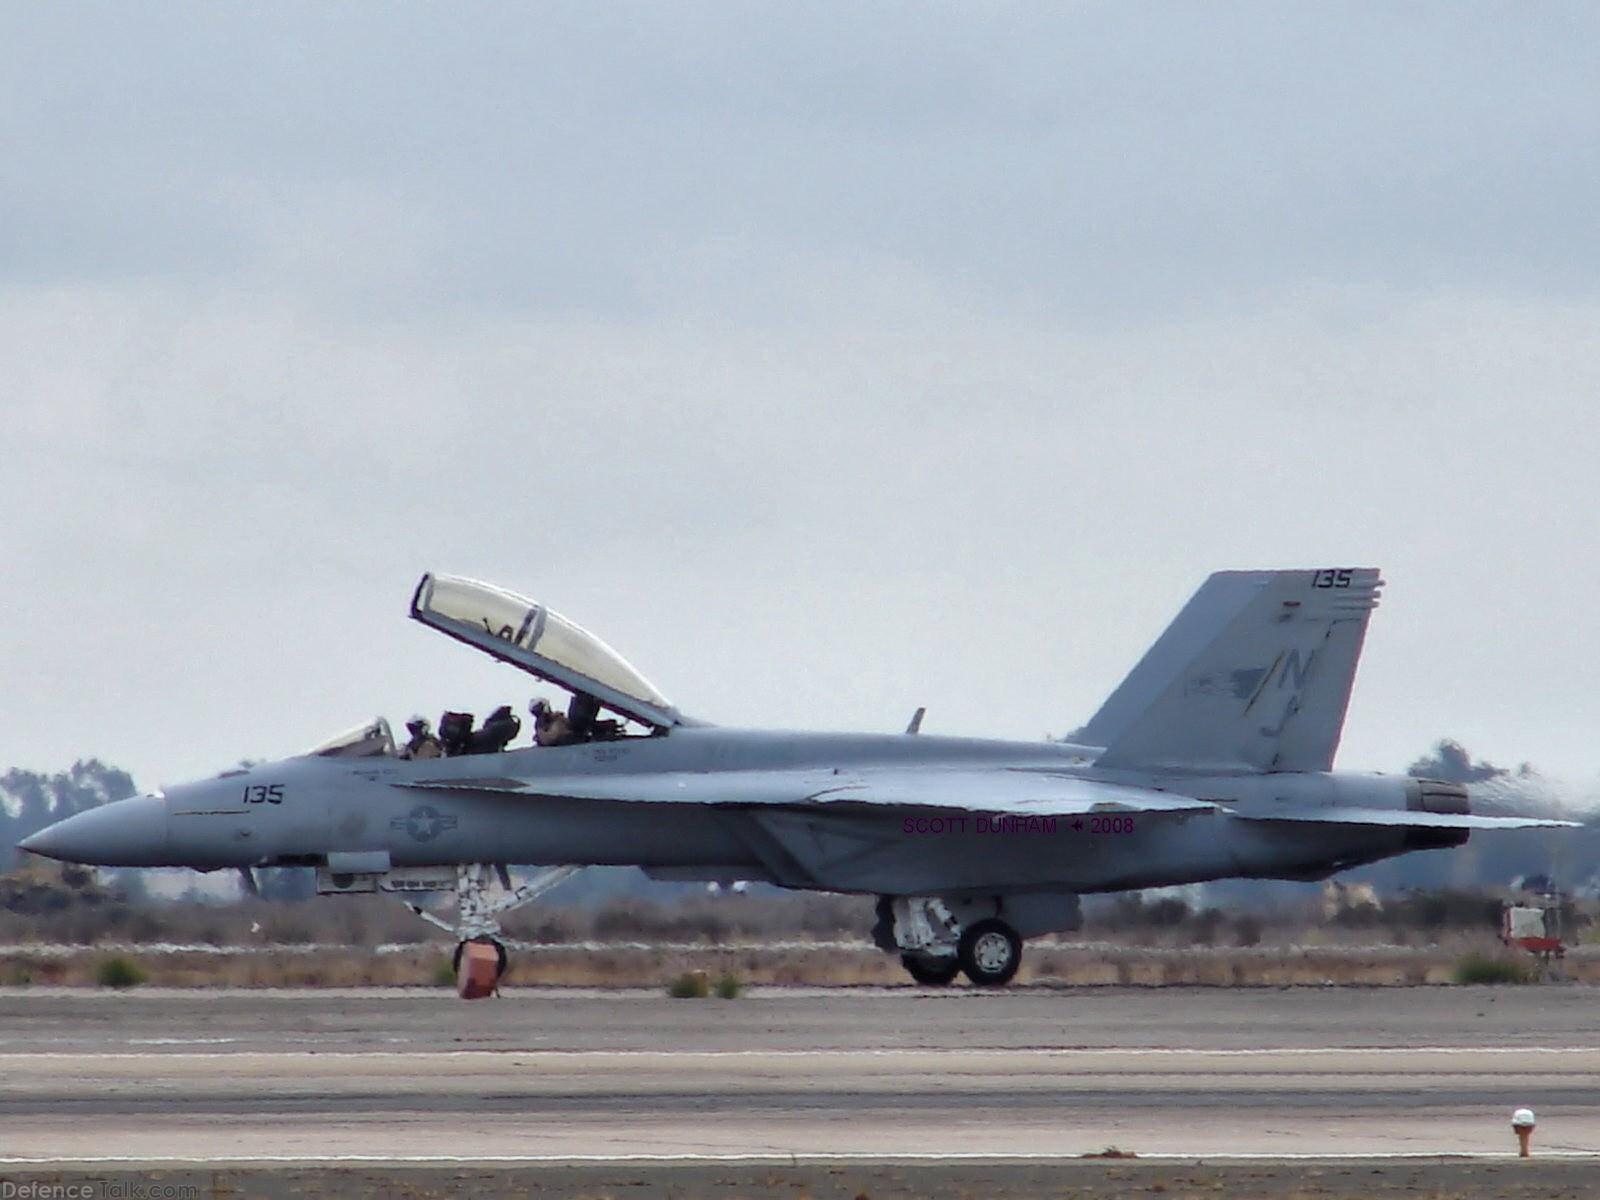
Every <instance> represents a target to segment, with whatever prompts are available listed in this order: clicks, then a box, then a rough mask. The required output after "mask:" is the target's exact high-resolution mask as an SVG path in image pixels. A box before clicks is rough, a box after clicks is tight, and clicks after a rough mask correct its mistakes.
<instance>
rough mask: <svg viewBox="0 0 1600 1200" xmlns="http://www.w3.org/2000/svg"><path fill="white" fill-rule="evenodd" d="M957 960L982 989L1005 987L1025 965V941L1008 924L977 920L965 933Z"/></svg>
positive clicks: (958, 948) (992, 920) (962, 969)
mask: <svg viewBox="0 0 1600 1200" xmlns="http://www.w3.org/2000/svg"><path fill="white" fill-rule="evenodd" d="M956 961H957V962H959V963H960V964H961V971H962V973H963V974H964V975H966V977H967V978H968V979H970V980H972V982H973V983H975V984H977V985H978V986H979V987H1004V986H1005V985H1006V984H1008V983H1010V982H1011V980H1012V977H1013V976H1015V975H1016V973H1017V968H1018V967H1020V966H1021V965H1022V938H1021V937H1019V936H1018V935H1017V931H1016V930H1015V929H1013V928H1011V926H1009V925H1007V924H1006V923H1005V922H1004V921H997V920H995V919H994V918H993V917H990V918H988V919H986V920H983V921H976V922H974V923H973V924H971V925H969V926H967V928H966V929H964V930H962V931H961V941H960V942H958V943H957V944H956Z"/></svg>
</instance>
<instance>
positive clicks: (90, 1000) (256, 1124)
mask: <svg viewBox="0 0 1600 1200" xmlns="http://www.w3.org/2000/svg"><path fill="white" fill-rule="evenodd" d="M1524 1106H1526V1107H1529V1108H1533V1109H1534V1110H1536V1112H1537V1115H1538V1127H1537V1129H1536V1131H1535V1134H1534V1148H1535V1157H1536V1159H1537V1160H1538V1163H1537V1164H1527V1163H1518V1162H1516V1160H1515V1154H1516V1142H1515V1139H1514V1137H1513V1134H1512V1132H1511V1127H1510V1119H1511V1113H1512V1111H1513V1110H1514V1109H1516V1108H1519V1107H1524ZM1108 1151H1114V1152H1115V1153H1117V1154H1124V1153H1126V1154H1134V1155H1137V1156H1138V1161H1137V1163H1136V1164H1131V1165H1130V1164H1128V1163H1125V1162H1123V1161H1121V1160H1118V1159H1114V1158H1113V1159H1086V1158H1085V1156H1096V1155H1103V1154H1105V1153H1106V1152H1108ZM1593 1155H1600V991H1596V990H1594V989H1590V988H1587V987H1581V986H1571V985H1547V986H1539V987H1517V988H1408V989H1400V988H1372V989H1362V988H1287V989H1242V988H1241V989H1201V988H1196V989H1188V988H1162V989H1148V990H1147V989H1111V988H1090V989H1070V988H1063V989H1050V988H1041V987H1031V988H1024V989H1018V990H1014V991H1009V992H999V993H989V992H977V991H975V990H971V989H966V988H954V989H950V990H948V991H934V990H932V989H915V988H909V987H907V988H886V989H821V988H818V989H787V988H785V989H776V988H774V989H766V990H757V991H755V992H753V993H751V994H749V995H747V996H745V997H742V998H740V999H737V1000H717V999H688V1000H678V999H671V998H669V997H667V996H666V995H665V994H664V993H659V992H600V991H573V990H565V989H562V990H555V989H551V990H535V989H527V990H508V991H507V993H506V995H505V996H504V997H502V998H500V999H498V1000H490V1001H483V1002H478V1003H465V1002H461V1001H458V1000H456V999H454V997H453V994H452V993H450V992H449V991H447V990H440V991H343V990H340V991H334V990H313V991H294V992H258V991H223V990H215V991H210V990H208V991H156V990H148V989H140V990H138V991H132V992H123V993H115V992H106V991H98V992H89V991H78V990H54V989H36V988H26V989H0V1176H5V1177H7V1178H10V1177H13V1176H15V1177H16V1178H21V1177H22V1176H20V1175H16V1172H18V1171H39V1170H44V1169H47V1168H48V1169H54V1170H68V1169H70V1170H74V1171H80V1172H82V1171H96V1170H100V1171H102V1172H104V1171H106V1170H111V1169H113V1168H115V1169H118V1170H126V1169H146V1170H156V1169H158V1168H160V1169H180V1168H181V1169H192V1168H194V1167H197V1166H204V1165H206V1164H230V1165H231V1166H230V1169H234V1168H240V1169H269V1168H270V1169H272V1170H275V1171H277V1174H276V1175H274V1176H273V1178H274V1179H276V1180H277V1184H282V1183H283V1181H284V1180H285V1179H288V1178H290V1175H287V1174H284V1172H290V1173H291V1174H292V1172H293V1171H294V1170H297V1169H299V1166H298V1165H310V1164H317V1165H318V1169H323V1170H326V1169H330V1168H329V1164H332V1165H333V1166H334V1167H336V1168H337V1169H341V1170H356V1169H369V1168H372V1167H376V1166H380V1165H381V1166H388V1167H404V1168H406V1169H408V1170H412V1171H418V1170H436V1169H437V1170H447V1169H448V1168H450V1167H451V1166H452V1165H458V1164H461V1163H471V1164H477V1165H478V1166H479V1167H484V1168H486V1169H487V1168H493V1169H496V1170H507V1169H523V1168H534V1167H538V1168H540V1169H541V1170H543V1171H544V1172H545V1176H544V1177H545V1178H549V1177H550V1176H549V1172H551V1171H557V1172H568V1173H570V1172H572V1171H580V1172H581V1171H589V1172H591V1173H593V1172H595V1171H601V1172H602V1173H603V1172H616V1171H619V1170H621V1171H624V1172H632V1173H637V1172H640V1171H643V1172H645V1173H646V1174H648V1175H650V1177H651V1178H652V1179H655V1178H657V1177H658V1176H660V1175H661V1172H662V1171H663V1170H665V1171H666V1172H667V1175H666V1178H667V1179H668V1184H663V1185H662V1186H663V1187H666V1188H667V1190H665V1191H661V1192H659V1194H661V1195H694V1194H700V1193H699V1191H698V1190H697V1189H696V1188H690V1189H689V1190H682V1189H681V1188H680V1190H678V1191H673V1190H672V1186H677V1185H671V1186H669V1185H670V1184H671V1180H673V1179H676V1180H678V1181H679V1183H680V1184H681V1182H682V1180H684V1179H686V1178H688V1176H685V1175H683V1174H682V1173H681V1172H682V1171H683V1170H688V1169H701V1168H704V1167H705V1166H706V1164H712V1165H714V1166H717V1167H718V1168H719V1169H723V1170H725V1171H733V1172H734V1173H735V1174H734V1175H732V1176H728V1178H734V1177H735V1176H736V1177H737V1178H745V1176H746V1175H749V1173H750V1172H757V1173H759V1172H761V1171H766V1172H767V1173H768V1175H769V1176H771V1177H772V1178H773V1179H777V1178H778V1176H777V1175H773V1174H772V1173H773V1172H779V1173H780V1174H781V1172H783V1171H789V1170H802V1169H804V1170H811V1171H813V1172H816V1173H818V1174H816V1176H815V1179H814V1180H813V1183H812V1185H811V1187H810V1190H811V1191H812V1192H813V1193H814V1194H816V1195H826V1194H831V1193H829V1192H827V1191H826V1190H825V1188H823V1187H822V1186H821V1185H822V1184H823V1183H826V1182H827V1180H828V1179H829V1178H831V1176H830V1175H829V1174H828V1173H829V1172H830V1171H834V1170H835V1169H836V1168H837V1170H839V1171H845V1170H846V1169H848V1170H857V1169H860V1168H861V1167H862V1165H863V1164H872V1169H873V1170H875V1171H879V1172H882V1171H885V1170H892V1169H899V1170H900V1171H901V1172H902V1173H904V1172H912V1173H915V1172H916V1171H918V1170H923V1169H926V1168H933V1167H941V1166H942V1167H943V1168H948V1170H947V1171H946V1172H945V1173H946V1174H948V1175H949V1176H950V1177H951V1178H955V1177H956V1176H958V1175H960V1174H961V1172H963V1171H965V1172H968V1173H969V1174H970V1173H971V1172H972V1171H974V1170H978V1171H982V1170H989V1171H990V1174H989V1175H987V1176H984V1177H985V1178H990V1179H991V1180H993V1179H998V1178H999V1176H997V1175H994V1174H993V1172H994V1171H1002V1173H1003V1172H1012V1173H1013V1174H1014V1173H1016V1172H1019V1171H1023V1172H1026V1171H1030V1170H1041V1169H1046V1168H1051V1167H1056V1168H1059V1167H1062V1166H1064V1165H1065V1164H1069V1163H1078V1164H1079V1167H1074V1168H1072V1169H1074V1170H1078V1169H1087V1168H1082V1164H1084V1163H1092V1164H1093V1167H1092V1169H1093V1170H1094V1171H1098V1172H1101V1173H1102V1174H1103V1173H1104V1172H1107V1171H1116V1170H1122V1171H1135V1170H1136V1171H1150V1170H1158V1169H1166V1168H1163V1167H1162V1166H1161V1164H1164V1163H1165V1164H1169V1165H1170V1164H1178V1163H1194V1162H1197V1161H1203V1162H1205V1163H1208V1164H1212V1165H1213V1166H1215V1167H1216V1168H1217V1169H1218V1170H1224V1169H1231V1168H1227V1164H1229V1163H1236V1164H1254V1165H1255V1167H1256V1168H1260V1169H1267V1168H1263V1167H1262V1166H1261V1165H1262V1164H1270V1163H1272V1162H1277V1163H1279V1164H1281V1168H1282V1169H1281V1170H1280V1168H1278V1167H1273V1168H1271V1169H1270V1170H1268V1174H1271V1173H1272V1171H1279V1173H1280V1174H1285V1177H1286V1178H1292V1179H1294V1180H1297V1181H1298V1183H1297V1186H1301V1187H1302V1190H1301V1191H1300V1192H1298V1193H1295V1192H1283V1193H1281V1194H1283V1195H1296V1194H1303V1195H1306V1196H1312V1195H1319V1194H1323V1193H1319V1192H1316V1191H1309V1190H1304V1188H1305V1186H1306V1184H1305V1181H1306V1179H1307V1178H1309V1176H1307V1174H1306V1172H1307V1171H1308V1170H1313V1169H1314V1170H1316V1171H1319V1172H1320V1171H1322V1170H1323V1169H1324V1168H1325V1167H1326V1168H1327V1169H1328V1170H1332V1171H1335V1174H1334V1175H1333V1176H1330V1180H1329V1182H1330V1187H1331V1186H1334V1182H1335V1181H1336V1180H1337V1178H1338V1176H1337V1173H1336V1172H1337V1169H1339V1168H1336V1167H1330V1166H1328V1164H1329V1163H1331V1162H1333V1161H1334V1160H1342V1159H1351V1158H1359V1159H1361V1160H1363V1161H1364V1162H1365V1163H1368V1164H1371V1163H1380V1164H1386V1165H1385V1166H1383V1167H1382V1169H1383V1170H1393V1171H1400V1170H1402V1169H1404V1170H1412V1171H1417V1170H1424V1169H1425V1167H1426V1169H1432V1168H1431V1167H1427V1164H1430V1163H1434V1162H1435V1160H1436V1159H1438V1158H1439V1156H1454V1159H1455V1162H1454V1164H1453V1165H1451V1164H1446V1166H1447V1167H1448V1169H1451V1170H1468V1173H1469V1175H1471V1171H1472V1170H1476V1172H1477V1175H1476V1176H1473V1177H1480V1176H1481V1177H1484V1178H1487V1176H1484V1172H1485V1171H1488V1170H1489V1169H1490V1168H1491V1167H1492V1168H1493V1170H1494V1171H1501V1170H1506V1169H1509V1170H1513V1171H1517V1170H1521V1171H1523V1172H1524V1173H1523V1174H1522V1175H1520V1176H1517V1178H1518V1179H1520V1180H1521V1181H1523V1182H1525V1183H1528V1184H1532V1183H1533V1182H1534V1180H1535V1178H1536V1177H1535V1176H1534V1175H1533V1174H1532V1173H1531V1172H1533V1171H1534V1170H1545V1171H1553V1170H1558V1169H1567V1168H1571V1169H1574V1170H1577V1169H1580V1168H1581V1169H1582V1170H1583V1171H1584V1172H1586V1174H1584V1175H1583V1176H1582V1177H1583V1178H1584V1179H1588V1178H1591V1177H1592V1178H1594V1180H1595V1183H1594V1188H1595V1191H1594V1192H1586V1191H1584V1190H1582V1188H1581V1187H1579V1190H1573V1188H1574V1187H1577V1186H1578V1185H1576V1184H1573V1183H1571V1182H1570V1181H1569V1182H1565V1183H1551V1184H1550V1186H1551V1187H1552V1188H1553V1189H1554V1190H1551V1191H1548V1192H1543V1193H1539V1192H1529V1193H1527V1194H1529V1195H1533V1194H1550V1195H1585V1194H1600V1161H1595V1160H1593V1159H1591V1158H1590V1156H1593ZM297 1164H298V1165H297ZM697 1164H698V1166H697ZM1292 1164H1303V1166H1300V1167H1295V1166H1293V1165H1292ZM1462 1164H1466V1165H1465V1166H1463V1165H1462ZM1469 1168H1471V1170H1469ZM1172 1169H1176V1168H1175V1167H1173V1168H1172ZM1240 1169H1243V1166H1242V1165H1241V1166H1240ZM1363 1169H1366V1168H1363ZM673 1170H678V1171H679V1172H680V1173H679V1174H678V1175H675V1176H674V1175H672V1171H673ZM951 1172H953V1173H954V1174H951ZM30 1177H40V1176H30ZM66 1177H67V1176H62V1178H66ZM942 1177H943V1176H941V1178H942ZM1096 1177H1097V1178H1098V1176H1096ZM414 1178H420V1176H414ZM562 1178H570V1179H576V1178H577V1177H576V1176H570V1174H569V1175H564V1176H562ZM584 1178H586V1179H587V1178H589V1177H588V1176H585V1177H584ZM1262 1178H1266V1176H1262ZM591 1182H592V1180H591ZM658 1182H659V1179H658ZM702 1182H703V1181H702ZM1502 1182H1504V1181H1502ZM847 1185H848V1186H855V1185H854V1184H848V1181H843V1182H841V1186H842V1187H845V1189H846V1190H848V1186H847ZM275 1186H277V1185H275ZM285 1186H286V1185H285ZM518 1186H522V1185H520V1184H519V1185H518ZM574 1186H577V1185H576V1184H574ZM584 1186H588V1184H585V1185H584ZM595 1186H598V1185H595ZM619 1186H620V1185H619ZM631 1186H633V1187H634V1188H635V1189H637V1188H642V1187H644V1186H645V1184H644V1183H640V1182H638V1181H635V1182H634V1184H633V1185H631ZM774 1186H776V1185H774ZM785 1186H788V1185H785ZM907 1186H908V1187H910V1188H911V1190H910V1191H907V1192H906V1194H916V1190H915V1189H916V1187H918V1186H921V1187H926V1186H927V1183H926V1181H923V1183H921V1184H910V1185H907ZM1197 1186H1198V1185H1197ZM1207 1186H1208V1187H1209V1186H1210V1185H1207ZM1418 1186H1422V1185H1420V1184H1419V1185H1418ZM1430 1186H1433V1185H1430ZM1584 1186H1587V1185H1584ZM1497 1187H1498V1190H1496V1191H1492V1192H1486V1193H1484V1194H1495V1195H1500V1194H1504V1195H1511V1194H1521V1193H1513V1192H1512V1191H1509V1190H1507V1186H1499V1185H1497ZM246 1190H247V1191H248V1189H246ZM480 1190H482V1189H480ZM780 1190H781V1189H780ZM1155 1190H1159V1191H1165V1192H1168V1193H1169V1194H1171V1195H1179V1194H1183V1193H1182V1191H1181V1189H1179V1190H1178V1191H1173V1190H1172V1189H1171V1188H1170V1187H1168V1186H1167V1185H1162V1186H1161V1187H1160V1188H1156V1189H1155ZM487 1191H490V1192H492V1191H493V1189H492V1188H488V1189H487ZM1230 1191H1231V1193H1232V1194H1240V1195H1243V1194H1247V1193H1246V1191H1243V1190H1240V1189H1239V1187H1238V1186H1235V1185H1230ZM259 1194H262V1195H267V1194H280V1193H278V1192H269V1190H263V1191H260V1193H259ZM281 1194H283V1195H291V1194H294V1195H298V1194H301V1193H299V1192H293V1191H282V1192H281ZM305 1194H315V1191H314V1190H313V1191H311V1192H307V1193H305ZM418 1194H422V1193H421V1192H419V1193H418ZM429 1194H431V1193H429ZM440 1194H450V1193H449V1192H448V1191H446V1192H443V1193H440ZM486 1194H487V1193H486ZM551 1194H571V1195H579V1194H584V1195H588V1194H593V1195H603V1194H610V1193H609V1192H605V1191H603V1190H599V1191H592V1192H590V1191H582V1190H581V1188H580V1189H579V1190H574V1191H566V1192H552V1193H551ZM626 1194H628V1195H630V1196H639V1197H644V1196H647V1195H654V1194H658V1193H654V1192H650V1191H641V1190H631V1191H627V1193H626ZM719 1194H729V1195H733V1194H752V1195H754V1194H767V1193H766V1192H762V1191H760V1190H759V1189H756V1190H752V1191H750V1192H748V1193H746V1192H738V1191H732V1192H724V1193H719ZM772 1194H778V1193H777V1192H773V1193H772ZM786 1194H788V1195H791V1196H793V1195H796V1194H797V1193H796V1192H795V1191H794V1189H793V1188H792V1187H790V1188H789V1190H788V1192H787V1193H786ZM856 1194H857V1193H855V1192H851V1193H850V1195H851V1196H854V1195H856ZM862 1194H871V1195H873V1196H878V1195H896V1194H899V1193H897V1192H895V1191H894V1190H893V1185H892V1182H891V1181H889V1180H886V1179H880V1180H879V1187H878V1190H877V1191H876V1192H868V1191H867V1190H866V1189H865V1188H863V1189H862ZM975 1194H980V1195H981V1194H984V1192H983V1190H982V1188H981V1187H980V1189H979V1190H978V1191H977V1192H976V1193H975ZM994 1194H1013V1195H1023V1194H1033V1193H1031V1192H1028V1191H1026V1189H1024V1190H1022V1191H1018V1190H1016V1189H1014V1188H1013V1189H1011V1190H1002V1191H1000V1192H996V1193H994ZM1041 1194H1043V1193H1041ZM1071 1194H1079V1193H1071ZM1081 1194H1085V1195H1088V1194H1098V1193H1091V1192H1083V1193H1081ZM1107 1194H1116V1193H1115V1192H1111V1193H1107ZM1249 1194H1261V1195H1269V1194H1270V1195H1277V1194H1280V1193H1274V1192H1268V1191H1261V1192H1259V1193H1249ZM1326 1194H1328V1195H1337V1194H1341V1193H1339V1192H1337V1191H1329V1192H1327V1193H1326ZM1348 1194H1350V1195H1363V1194H1373V1195H1376V1194H1380V1191H1379V1190H1377V1189H1376V1188H1375V1186H1373V1187H1367V1188H1366V1190H1365V1191H1363V1190H1361V1189H1360V1188H1357V1189H1356V1190H1353V1191H1350V1192H1349V1193H1348ZM1392 1194H1413V1193H1410V1192H1394V1193H1392ZM1415 1194H1419V1195H1456V1194H1461V1195H1467V1194H1476V1193H1468V1192H1460V1193H1457V1192H1453V1191H1440V1190H1438V1188H1437V1186H1435V1191H1434V1192H1426V1191H1423V1192H1416V1193H1415Z"/></svg>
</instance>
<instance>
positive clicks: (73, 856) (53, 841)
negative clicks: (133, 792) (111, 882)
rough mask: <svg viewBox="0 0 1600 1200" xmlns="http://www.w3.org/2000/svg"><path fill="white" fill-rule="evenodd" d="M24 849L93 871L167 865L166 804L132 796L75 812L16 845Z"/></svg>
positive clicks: (149, 798) (158, 797) (156, 799)
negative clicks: (92, 868) (91, 868)
mask: <svg viewBox="0 0 1600 1200" xmlns="http://www.w3.org/2000/svg"><path fill="white" fill-rule="evenodd" d="M17 845H18V846H20V847H21V848H22V849H24V850H28V851H31V852H32V853H34V854H42V855H44V856H45V857H46V858H59V859H60V860H61V861H62V862H73V863H84V864H85V865H87V866H94V867H155V866H164V865H166V861H165V860H166V855H167V803H166V801H165V800H164V799H163V798H162V797H160V796H134V797H132V798H131V799H128V800H115V801H113V802H112V803H110V804H102V805H101V806H100V807H99V808H91V809H89V810H88V811H87V812H81V813H77V814H75V815H74V816H70V817H68V818H67V819H66V820H64V821H57V822H56V823H55V824H54V825H47V826H45V827H44V828H43V829H41V830H39V832H38V833H35V834H33V835H32V836H30V837H25V838H23V839H22V841H20V842H18V843H17Z"/></svg>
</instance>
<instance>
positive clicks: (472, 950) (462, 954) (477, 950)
mask: <svg viewBox="0 0 1600 1200" xmlns="http://www.w3.org/2000/svg"><path fill="white" fill-rule="evenodd" d="M508 961H509V960H508V956H507V955H506V948H505V947H504V946H503V945H501V944H500V943H499V942H497V941H495V940H494V939H493V938H473V939H472V940H471V941H466V942H461V943H460V944H459V945H457V946H456V953H455V957H454V958H453V959H452V960H451V966H452V967H453V968H454V970H455V975H456V992H457V994H458V995H459V996H460V997H461V998H462V999H463V1000H482V999H483V998H484V997H485V996H497V995H499V994H500V976H502V975H504V974H505V973H506V963H507V962H508Z"/></svg>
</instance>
